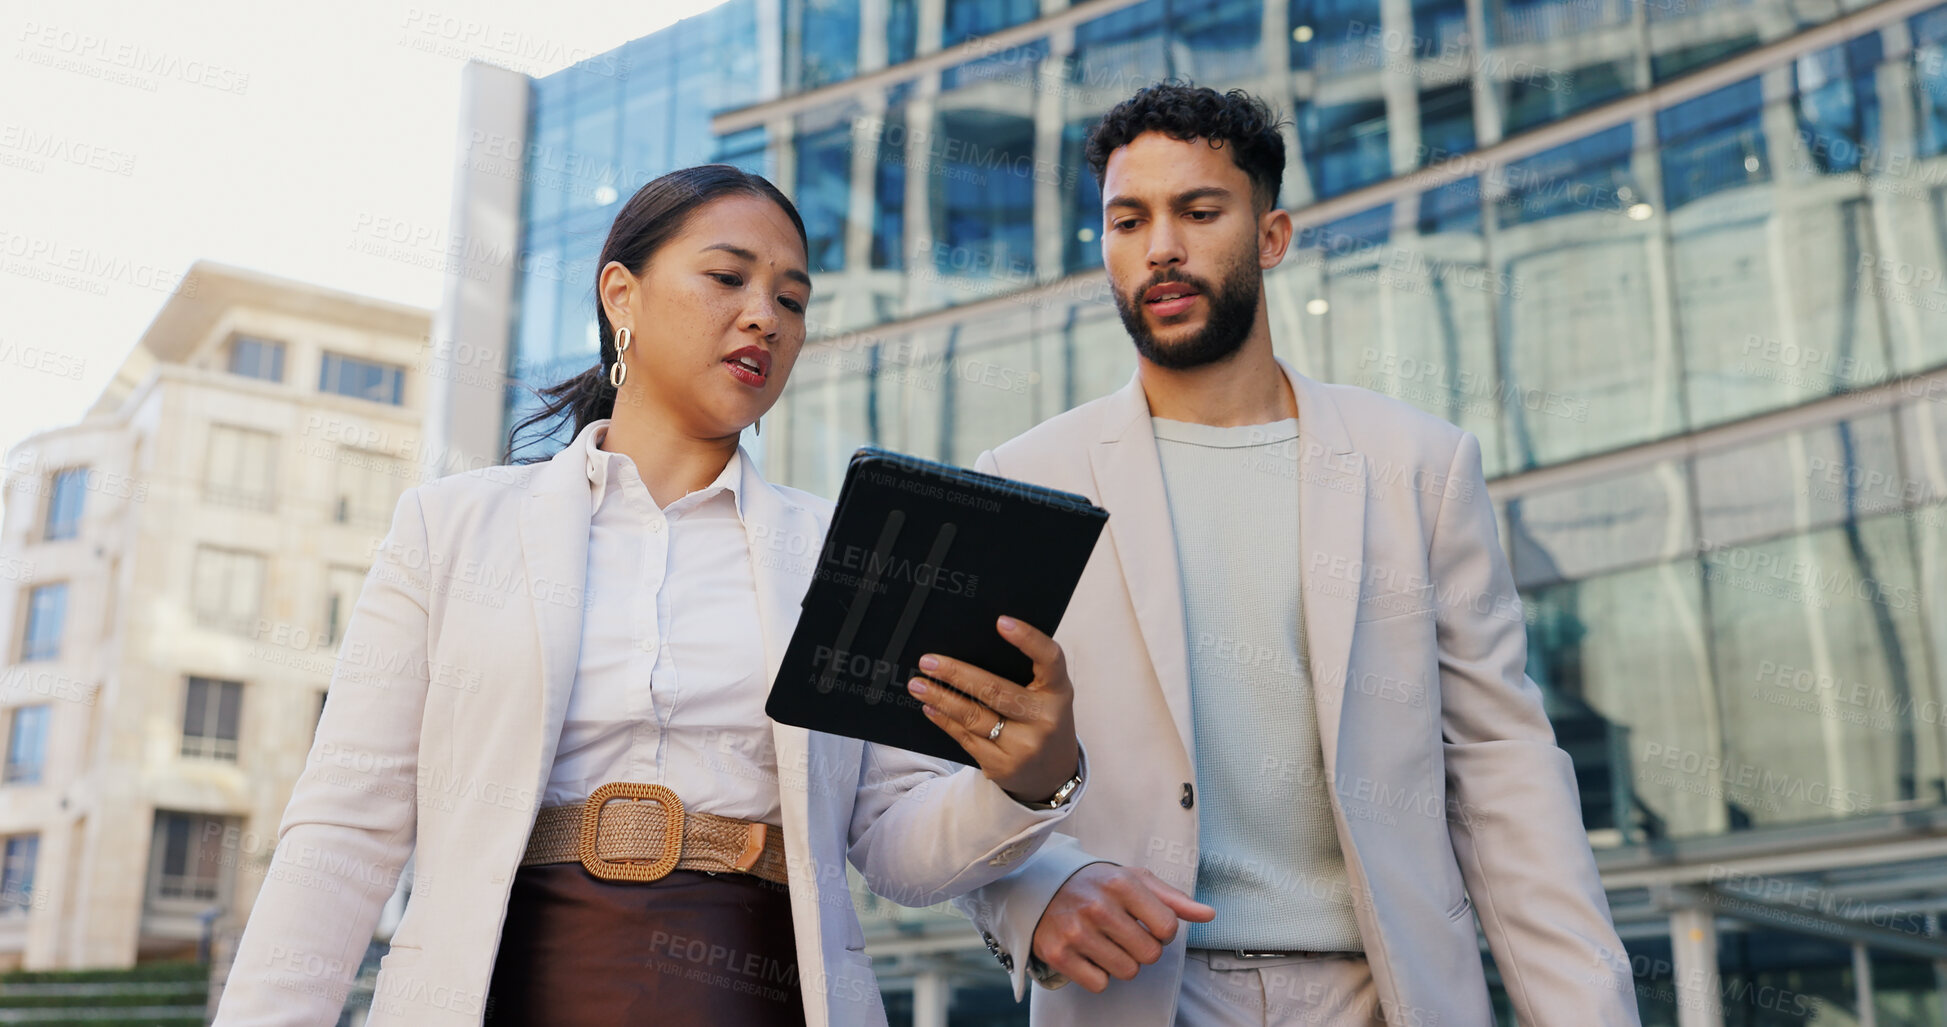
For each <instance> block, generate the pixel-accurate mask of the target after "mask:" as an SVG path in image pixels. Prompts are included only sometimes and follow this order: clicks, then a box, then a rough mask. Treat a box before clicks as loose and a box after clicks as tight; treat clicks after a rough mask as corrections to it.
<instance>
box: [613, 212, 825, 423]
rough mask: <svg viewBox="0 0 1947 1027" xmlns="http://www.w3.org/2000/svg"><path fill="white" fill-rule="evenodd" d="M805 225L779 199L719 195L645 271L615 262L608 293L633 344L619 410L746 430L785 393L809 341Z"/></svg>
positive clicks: (627, 357)
mask: <svg viewBox="0 0 1947 1027" xmlns="http://www.w3.org/2000/svg"><path fill="white" fill-rule="evenodd" d="M805 264H806V260H805V249H804V244H803V243H801V242H799V240H798V230H797V228H796V226H794V225H793V224H792V223H791V219H790V217H789V216H788V215H786V214H785V213H784V211H783V209H782V208H780V207H779V206H778V205H777V204H776V203H775V202H773V201H771V200H769V199H765V198H761V197H756V196H746V195H742V194H736V195H730V196H722V197H718V198H717V199H715V200H711V201H710V202H709V203H708V204H706V205H705V206H704V207H703V208H702V209H701V210H698V211H697V212H696V214H695V215H694V216H693V217H691V218H690V220H689V224H688V226H687V227H685V228H684V229H683V231H682V232H681V233H679V234H678V235H676V236H674V237H672V238H671V239H670V240H669V241H668V242H666V243H664V244H663V246H662V248H661V249H659V250H657V251H656V253H655V255H654V256H652V257H650V258H649V266H648V267H646V268H644V269H643V273H642V277H640V278H637V277H636V276H634V275H633V274H630V273H629V269H628V268H625V267H623V266H622V265H621V264H619V263H616V262H613V261H611V262H610V263H609V264H608V266H606V267H604V268H603V269H602V275H601V285H600V288H601V298H602V303H603V305H604V307H605V308H606V310H607V313H608V319H609V324H611V325H613V326H614V327H615V328H616V329H618V330H620V329H622V328H628V329H629V330H630V332H631V333H632V334H633V335H634V342H632V343H631V344H630V346H629V350H628V352H627V353H624V354H623V355H622V360H623V363H624V364H626V365H627V367H628V377H627V379H626V380H625V381H624V382H623V384H622V389H621V391H620V392H619V393H618V394H617V396H616V400H615V411H616V416H617V417H618V418H630V417H645V416H646V417H656V418H669V419H671V420H673V421H674V422H675V424H676V427H677V428H678V430H679V431H683V432H684V433H686V434H690V435H692V436H694V437H697V438H712V439H716V438H726V437H730V436H734V435H736V434H737V433H739V432H741V431H743V430H744V429H745V428H746V427H748V426H749V425H750V423H751V422H753V421H755V420H757V419H758V418H759V417H761V416H763V414H764V411H766V410H769V409H770V408H771V404H773V403H776V402H777V397H778V394H779V393H781V392H782V391H783V390H784V381H785V379H786V378H788V377H789V376H790V374H791V365H792V364H793V363H795V362H796V361H797V359H798V350H799V349H800V348H801V347H802V346H803V345H804V335H805V319H804V316H805V306H806V304H808V303H809V302H810V301H811V277H810V275H808V274H807V273H806V272H805Z"/></svg>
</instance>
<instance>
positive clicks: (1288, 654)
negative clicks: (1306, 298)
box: [1150, 417, 1364, 952]
mask: <svg viewBox="0 0 1947 1027" xmlns="http://www.w3.org/2000/svg"><path fill="white" fill-rule="evenodd" d="M1150 421H1151V424H1152V426H1153V427H1154V430H1155V433H1156V449H1157V452H1158V455H1159V456H1160V457H1161V458H1162V465H1163V482H1164V487H1165V491H1166V492H1167V493H1168V495H1169V507H1170V521H1171V523H1172V524H1173V525H1174V526H1175V529H1176V554H1177V564H1178V567H1179V568H1180V570H1181V573H1182V578H1183V612H1184V620H1185V625H1184V627H1185V630H1186V632H1187V634H1186V638H1187V640H1188V643H1189V658H1190V708H1191V711H1192V713H1193V715H1194V718H1195V722H1196V749H1197V753H1196V775H1197V781H1196V798H1197V810H1198V818H1197V819H1198V830H1197V835H1198V837H1197V845H1198V849H1199V859H1198V863H1197V894H1196V897H1197V900H1198V901H1199V902H1206V903H1209V904H1210V905H1212V906H1215V907H1216V909H1217V918H1216V920H1214V921H1212V922H1211V923H1208V924H1192V925H1190V938H1189V943H1190V946H1191V947H1192V948H1218V949H1251V950H1283V949H1312V950H1319V951H1343V952H1356V951H1363V950H1364V945H1363V943H1362V942H1361V940H1360V938H1359V925H1358V922H1357V920H1356V919H1355V918H1354V917H1353V912H1352V895H1351V891H1350V889H1349V888H1348V884H1347V878H1346V872H1345V856H1344V853H1343V852H1342V851H1341V850H1340V848H1339V840H1338V834H1337V832H1336V831H1335V830H1334V828H1333V826H1332V810H1331V805H1330V801H1329V799H1328V795H1327V783H1326V781H1325V771H1324V765H1323V762H1322V761H1321V758H1320V753H1319V744H1318V716H1317V708H1316V707H1315V706H1314V704H1313V701H1312V684H1311V673H1310V668H1309V666H1308V664H1307V659H1306V653H1305V637H1304V618H1303V612H1304V611H1303V605H1302V597H1301V595H1300V591H1299V571H1300V566H1301V560H1300V555H1299V547H1298V532H1299V523H1298V441H1297V439H1298V420H1297V419H1296V418H1291V419H1287V420H1283V421H1276V422H1273V423H1270V424H1254V425H1241V426H1237V427H1229V428H1219V427H1213V426H1211V425H1206V424H1194V423H1190V422H1185V421H1171V420H1166V419H1164V418H1160V417H1156V418H1151V419H1150Z"/></svg>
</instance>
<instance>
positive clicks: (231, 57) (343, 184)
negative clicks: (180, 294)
mask: <svg viewBox="0 0 1947 1027" xmlns="http://www.w3.org/2000/svg"><path fill="white" fill-rule="evenodd" d="M719 2H721V0H637V2H634V3H621V2H613V0H544V2H538V3H537V2H534V0H421V2H419V3H410V4H409V3H395V2H390V0H333V2H331V3H310V4H276V3H263V2H261V0H256V2H241V0H194V2H191V3H183V4H176V3H156V2H154V0H90V2H85V3H82V2H76V0H0V453H4V451H5V450H6V449H8V448H9V447H11V446H12V445H13V444H14V443H16V442H18V441H19V440H20V439H21V438H22V437H24V436H26V435H28V434H31V433H32V432H34V431H37V430H40V429H43V428H48V427H53V426H56V425H61V424H66V423H69V422H71V421H74V420H76V419H78V418H79V417H80V416H81V414H82V412H83V411H84V410H85V409H86V408H87V406H88V404H90V403H91V402H93V401H94V398H95V396H96V395H98V394H99V393H100V391H101V387H102V385H103V383H105V382H106V381H107V380H108V378H109V376H110V375H111V374H113V373H114V370H115V368H116V366H117V365H118V364H119V363H120V362H121V359H122V357H123V356H124V355H125V354H126V353H127V352H128V350H129V348H130V347H132V346H133V345H134V344H135V341H136V339H137V338H139V337H140V336H141V334H142V331H143V329H144V328H146V327H147V326H148V324H149V322H150V320H151V319H152V318H153V317H154V316H155V313H156V311H157V309H158V308H159V307H160V306H161V305H162V303H163V301H164V300H165V299H166V298H167V295H166V290H167V289H168V288H170V287H171V286H173V285H174V284H175V283H176V282H178V281H179V280H180V279H181V276H182V275H183V273H184V272H185V271H187V270H188V268H189V266H190V265H191V264H192V263H193V262H195V261H197V260H199V259H210V260H215V261H218V262H221V263H225V264H231V265H235V266H238V267H245V268H252V269H255V270H259V271H264V272H268V273H270V274H275V275H281V276H284V277H286V278H294V279H298V280H301V281H307V282H315V283H317V284H320V285H325V286H329V287H332V288H336V289H343V290H346V291H349V292H355V293H362V294H365V295H369V296H375V297H378V298H381V299H387V300H394V301H397V302H401V303H410V304H413V305H415V306H420V307H425V308H427V309H429V310H430V309H433V308H435V307H437V306H438V304H439V296H440V285H441V282H440V273H439V272H438V271H437V270H435V269H432V268H422V267H418V266H415V265H413V264H411V263H407V262H402V261H398V260H394V259H390V258H388V257H386V256H383V255H367V254H364V253H361V252H358V251H357V250H355V249H353V248H352V246H353V244H354V241H355V239H357V238H359V237H360V236H358V235H357V234H356V233H357V229H358V226H361V225H364V226H370V225H371V224H372V223H373V221H372V219H376V218H396V219H402V220H404V221H407V222H409V223H411V224H413V225H417V226H426V227H427V228H428V229H429V230H431V231H434V232H438V233H442V236H443V233H444V232H445V229H446V216H447V204H448V200H449V198H450V196H451V193H452V179H453V173H452V165H453V162H454V160H455V157H456V153H457V149H456V141H457V136H458V124H459V122H458V116H459V114H458V112H459V92H460V88H459V87H460V69H461V67H462V66H463V65H464V64H465V62H466V60H467V59H468V58H470V57H474V58H479V59H482V60H488V61H492V62H493V63H497V64H503V65H506V66H508V67H512V68H515V69H517V70H520V71H523V72H526V73H527V74H530V75H545V74H547V73H549V72H553V71H556V70H559V69H560V68H563V67H566V66H567V65H569V64H572V63H574V62H575V61H576V60H579V59H582V58H584V57H588V56H591V55H594V54H597V53H602V52H604V51H607V50H610V49H613V48H614V47H616V46H619V45H621V44H622V43H625V42H627V41H629V40H631V39H635V38H637V37H640V36H644V35H648V34H649V33H651V32H654V31H656V30H657V29H660V28H663V27H664V26H666V25H669V24H672V23H673V22H675V21H676V20H677V19H679V18H683V17H688V16H690V15H692V14H696V13H698V12H700V11H703V10H706V9H708V8H710V7H714V6H716V4H717V3H719ZM361 219H363V220H361Z"/></svg>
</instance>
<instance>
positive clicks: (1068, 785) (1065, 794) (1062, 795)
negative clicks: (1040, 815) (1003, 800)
mask: <svg viewBox="0 0 1947 1027" xmlns="http://www.w3.org/2000/svg"><path fill="white" fill-rule="evenodd" d="M1081 787H1082V768H1081V767H1076V768H1075V776H1074V777H1071V778H1069V779H1068V780H1066V781H1064V782H1062V785H1061V787H1060V788H1057V789H1055V794H1054V795H1053V796H1051V797H1050V798H1049V799H1048V801H1046V802H1028V801H1027V800H1025V799H1016V800H1014V801H1015V802H1018V803H1020V804H1021V805H1023V806H1026V807H1027V808H1029V809H1033V810H1048V809H1060V808H1061V807H1063V806H1066V805H1068V800H1070V799H1072V798H1074V797H1075V792H1076V790H1078V789H1080V788H1081Z"/></svg>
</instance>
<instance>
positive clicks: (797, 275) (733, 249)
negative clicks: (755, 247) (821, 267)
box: [703, 242, 811, 289]
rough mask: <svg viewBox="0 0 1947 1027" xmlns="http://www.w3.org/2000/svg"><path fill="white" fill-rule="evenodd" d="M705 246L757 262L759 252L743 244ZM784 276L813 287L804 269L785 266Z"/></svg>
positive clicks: (708, 248) (807, 286) (712, 244)
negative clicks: (753, 251) (745, 247)
mask: <svg viewBox="0 0 1947 1027" xmlns="http://www.w3.org/2000/svg"><path fill="white" fill-rule="evenodd" d="M703 248H704V249H705V250H722V251H723V252H725V253H728V254H730V255H731V256H733V257H740V258H742V259H744V260H748V261H750V262H751V263H753V264H755V263H757V254H755V253H752V252H751V251H749V250H747V249H744V248H743V247H742V246H734V245H732V244H730V243H727V242H713V243H711V244H710V245H708V246H705V247H703ZM784 277H786V278H789V279H791V280H792V281H794V282H800V283H803V285H804V287H805V288H807V289H809V288H811V276H810V275H808V274H805V273H804V272H803V271H800V270H798V269H797V268H795V267H788V268H785V269H784Z"/></svg>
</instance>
